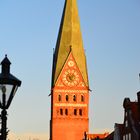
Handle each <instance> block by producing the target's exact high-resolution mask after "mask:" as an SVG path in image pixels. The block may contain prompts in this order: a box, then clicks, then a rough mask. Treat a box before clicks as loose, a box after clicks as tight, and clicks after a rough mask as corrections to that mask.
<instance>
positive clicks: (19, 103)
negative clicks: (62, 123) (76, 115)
mask: <svg viewBox="0 0 140 140" xmlns="http://www.w3.org/2000/svg"><path fill="white" fill-rule="evenodd" d="M77 2H78V9H79V16H80V23H81V30H82V36H83V42H84V48H85V51H86V56H87V64H88V72H89V82H90V89H92V90H93V92H92V93H91V94H90V110H89V111H90V113H89V118H90V132H95V131H97V130H98V131H101V132H102V131H103V130H107V129H109V130H110V129H111V130H112V129H113V128H114V123H115V122H118V123H122V121H123V107H122V104H123V100H124V98H125V97H130V99H131V100H135V99H136V92H137V91H138V90H140V83H139V79H138V74H139V72H140V62H139V60H140V55H139V54H140V1H139V0H88V1H85V0H77ZM63 6H64V0H57V1H53V0H20V1H19V0H6V1H4V0H1V1H0V59H1V60H2V59H3V58H4V56H5V54H7V55H8V57H9V59H10V60H11V62H12V65H11V73H13V74H14V75H15V76H16V77H18V78H19V79H20V80H22V85H21V87H20V88H19V90H18V91H17V94H16V96H15V98H14V99H13V102H12V104H11V106H10V108H9V110H8V128H9V129H10V130H11V131H10V132H11V133H12V132H14V133H15V134H20V135H22V134H27V133H33V134H39V133H41V134H48V133H49V120H50V97H48V95H49V93H50V85H51V83H50V81H51V67H52V55H53V48H55V44H56V40H57V35H58V29H59V25H60V20H61V15H62V10H63ZM38 137H40V136H38Z"/></svg>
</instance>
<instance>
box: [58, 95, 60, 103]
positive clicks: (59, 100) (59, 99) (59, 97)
mask: <svg viewBox="0 0 140 140" xmlns="http://www.w3.org/2000/svg"><path fill="white" fill-rule="evenodd" d="M58 101H59V102H60V101H61V95H60V94H59V95H58Z"/></svg>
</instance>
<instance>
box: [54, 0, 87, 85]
mask: <svg viewBox="0 0 140 140" xmlns="http://www.w3.org/2000/svg"><path fill="white" fill-rule="evenodd" d="M70 51H72V53H73V55H74V58H75V61H76V63H77V65H78V67H79V70H80V72H81V74H82V76H83V79H84V81H85V83H86V85H87V86H88V77H87V68H86V58H85V54H84V48H83V43H82V35H81V30H80V22H79V16H78V9H77V3H76V0H65V5H64V10H63V15H62V19H61V24H60V29H59V34H58V39H57V43H56V48H55V52H54V61H53V74H52V86H54V85H55V82H56V80H57V78H58V76H59V74H60V72H61V70H62V68H63V65H64V64H65V62H66V59H67V57H68V55H69V53H70Z"/></svg>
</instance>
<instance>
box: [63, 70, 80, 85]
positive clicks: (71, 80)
mask: <svg viewBox="0 0 140 140" xmlns="http://www.w3.org/2000/svg"><path fill="white" fill-rule="evenodd" d="M62 81H63V83H64V84H65V85H66V86H70V87H72V86H76V85H77V84H78V83H79V74H78V72H77V71H76V70H73V69H72V70H70V69H69V70H66V71H65V72H64V74H63V77H62Z"/></svg>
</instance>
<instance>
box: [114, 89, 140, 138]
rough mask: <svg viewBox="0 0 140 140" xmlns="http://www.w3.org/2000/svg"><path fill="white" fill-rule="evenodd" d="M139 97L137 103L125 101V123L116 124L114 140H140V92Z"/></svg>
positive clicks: (127, 99) (126, 99)
mask: <svg viewBox="0 0 140 140" xmlns="http://www.w3.org/2000/svg"><path fill="white" fill-rule="evenodd" d="M137 97H138V100H137V101H130V99H129V98H125V99H124V102H123V107H124V122H123V124H115V130H114V140H140V92H138V93H137Z"/></svg>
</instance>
